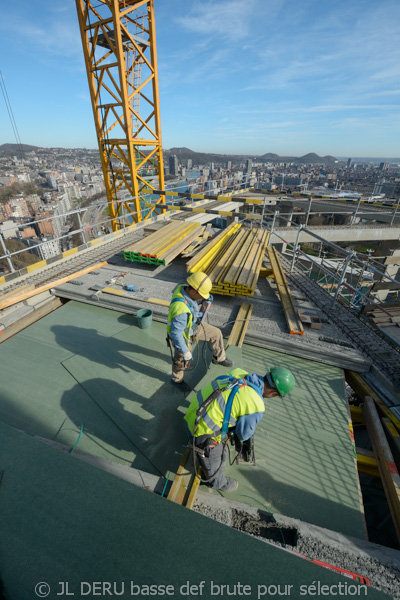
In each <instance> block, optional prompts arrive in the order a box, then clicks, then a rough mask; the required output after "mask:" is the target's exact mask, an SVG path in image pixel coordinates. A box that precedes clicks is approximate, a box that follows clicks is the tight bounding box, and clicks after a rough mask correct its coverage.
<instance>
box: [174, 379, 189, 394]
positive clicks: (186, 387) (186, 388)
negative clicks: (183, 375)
mask: <svg viewBox="0 0 400 600" xmlns="http://www.w3.org/2000/svg"><path fill="white" fill-rule="evenodd" d="M171 383H173V384H174V386H175V387H176V388H178V389H179V390H181V392H183V393H184V394H187V393H189V392H191V391H192V388H191V387H190V385H188V384H187V383H186V381H183V379H182V381H172V379H171Z"/></svg>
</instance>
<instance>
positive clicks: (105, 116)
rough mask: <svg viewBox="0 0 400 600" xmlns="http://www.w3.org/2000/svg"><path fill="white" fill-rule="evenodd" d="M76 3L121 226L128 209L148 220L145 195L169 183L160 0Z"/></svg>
mask: <svg viewBox="0 0 400 600" xmlns="http://www.w3.org/2000/svg"><path fill="white" fill-rule="evenodd" d="M76 6H77V10H78V19H79V26H80V30H81V37H82V45H83V53H84V57H85V64H86V71H87V76H88V81H89V90H90V97H91V101H92V108H93V114H94V120H95V125H96V132H97V139H98V144H99V150H100V156H101V162H102V167H103V173H104V181H105V186H106V192H107V201H108V206H109V211H110V216H111V219H112V226H113V230H114V231H115V230H117V229H118V228H119V227H120V226H121V224H122V221H121V215H122V214H123V213H124V210H125V209H126V210H127V211H128V213H131V216H132V217H133V219H134V221H141V220H142V219H143V213H142V206H143V204H142V202H143V199H144V198H145V197H146V196H147V198H148V197H149V196H148V195H149V194H152V192H153V190H155V189H159V190H163V189H164V169H163V156H162V145H161V124H160V104H159V90H158V72H157V49H156V33H155V19H154V0H93V1H92V0H76ZM159 199H160V198H159V197H158V198H157V201H158V200H159ZM146 210H147V209H146ZM149 215H150V213H149V212H148V213H147V214H146V217H145V218H147V217H148V216H149Z"/></svg>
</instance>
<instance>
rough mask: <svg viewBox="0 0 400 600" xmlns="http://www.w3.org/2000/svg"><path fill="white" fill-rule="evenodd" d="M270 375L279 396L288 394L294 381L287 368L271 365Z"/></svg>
mask: <svg viewBox="0 0 400 600" xmlns="http://www.w3.org/2000/svg"><path fill="white" fill-rule="evenodd" d="M270 375H271V379H272V381H273V382H274V384H275V387H276V389H277V390H278V394H279V395H280V396H286V394H290V392H291V391H292V390H293V388H294V386H295V384H296V382H295V379H294V376H293V373H292V372H291V371H289V369H285V367H272V369H271V371H270Z"/></svg>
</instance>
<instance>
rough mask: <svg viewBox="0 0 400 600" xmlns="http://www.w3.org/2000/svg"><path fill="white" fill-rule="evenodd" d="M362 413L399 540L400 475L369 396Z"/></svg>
mask: <svg viewBox="0 0 400 600" xmlns="http://www.w3.org/2000/svg"><path fill="white" fill-rule="evenodd" d="M363 413H364V418H365V422H366V425H367V429H368V434H369V437H370V440H371V443H372V448H373V450H374V453H375V457H376V461H377V464H378V469H379V473H380V474H381V479H382V485H383V488H384V490H385V494H386V499H387V502H388V505H389V510H390V514H391V515H392V519H393V523H394V527H395V530H396V535H397V538H398V540H399V541H400V476H399V473H398V471H397V468H396V465H395V462H394V460H393V455H392V452H391V450H390V447H389V444H388V441H387V439H386V436H385V432H384V431H383V427H382V424H381V422H380V420H379V415H378V411H377V410H376V407H375V403H374V401H373V399H372V398H371V397H368V396H366V397H365V398H364V404H363Z"/></svg>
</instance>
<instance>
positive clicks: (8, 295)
mask: <svg viewBox="0 0 400 600" xmlns="http://www.w3.org/2000/svg"><path fill="white" fill-rule="evenodd" d="M33 289H35V286H34V285H28V284H25V285H20V286H19V287H17V288H16V289H15V290H12V292H7V293H6V294H2V295H1V296H0V300H1V302H3V301H4V300H7V299H8V298H14V297H15V296H18V294H20V293H21V292H22V291H24V292H27V291H28V290H33Z"/></svg>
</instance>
